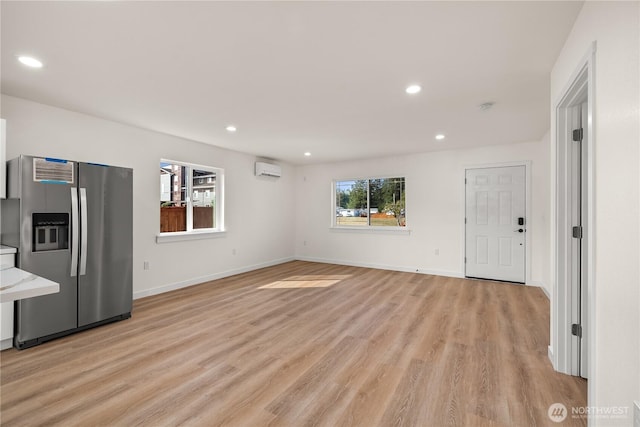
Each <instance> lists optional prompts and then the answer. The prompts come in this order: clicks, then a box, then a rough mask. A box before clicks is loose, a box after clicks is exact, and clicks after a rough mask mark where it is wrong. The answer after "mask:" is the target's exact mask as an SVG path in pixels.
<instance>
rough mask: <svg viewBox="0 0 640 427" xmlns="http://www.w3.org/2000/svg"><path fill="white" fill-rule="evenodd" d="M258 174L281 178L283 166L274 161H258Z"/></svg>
mask: <svg viewBox="0 0 640 427" xmlns="http://www.w3.org/2000/svg"><path fill="white" fill-rule="evenodd" d="M256 176H272V177H275V178H280V177H281V176H282V168H281V167H280V166H278V165H274V164H272V163H264V162H256Z"/></svg>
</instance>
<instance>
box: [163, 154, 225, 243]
mask: <svg viewBox="0 0 640 427" xmlns="http://www.w3.org/2000/svg"><path fill="white" fill-rule="evenodd" d="M223 177H224V171H223V170H222V169H219V168H215V167H210V166H200V165H192V164H189V163H180V162H174V161H171V160H161V161H160V233H189V232H193V231H199V232H202V231H212V232H213V231H222V230H223V229H224V224H223V221H222V218H223V216H222V192H223V186H222V183H223ZM172 183H173V185H172Z"/></svg>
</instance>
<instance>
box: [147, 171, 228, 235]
mask: <svg viewBox="0 0 640 427" xmlns="http://www.w3.org/2000/svg"><path fill="white" fill-rule="evenodd" d="M162 163H169V164H172V165H179V166H183V167H185V168H186V169H185V170H186V177H185V183H186V191H185V202H186V204H187V206H186V207H187V210H186V217H187V218H186V222H187V224H186V228H187V230H186V231H170V232H164V233H163V232H160V233H158V234H157V235H156V243H167V242H177V241H184V240H198V239H208V238H212V237H220V236H222V235H224V233H225V232H226V229H225V225H224V169H222V168H219V167H215V166H206V165H200V164H196V163H189V162H183V161H179V160H170V159H160V161H159V163H158V164H159V165H160V164H162ZM194 169H197V170H202V171H206V172H211V173H214V174H216V191H215V193H214V194H215V195H214V198H213V200H214V215H215V217H214V218H215V225H216V226H215V227H213V228H197V229H194V228H193V200H192V195H193V170H194ZM158 198H160V196H158Z"/></svg>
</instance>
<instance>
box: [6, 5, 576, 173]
mask: <svg viewBox="0 0 640 427" xmlns="http://www.w3.org/2000/svg"><path fill="white" fill-rule="evenodd" d="M0 7H1V19H2V28H1V36H2V39H1V43H2V46H1V47H2V58H1V59H2V80H1V84H2V92H3V93H5V94H8V95H13V96H18V97H22V98H26V99H30V100H34V101H37V102H42V103H45V104H50V105H54V106H59V107H62V108H66V109H69V110H73V111H78V112H84V113H87V114H92V115H95V116H99V117H104V118H107V119H111V120H115V121H118V122H122V123H127V124H131V125H134V126H139V127H142V128H146V129H152V130H155V131H159V132H164V133H167V134H171V135H177V136H181V137H184V138H188V139H192V140H196V141H201V142H205V143H209V144H213V145H217V146H220V147H226V148H230V149H233V150H238V151H243V152H247V153H251V154H255V155H257V156H262V157H268V158H273V159H276V160H280V161H285V162H289V163H292V164H305V163H319V162H328V161H337V160H348V159H358V158H365V157H380V156H388V155H394V154H406V153H415V152H423V151H429V150H439V149H445V148H446V149H448V148H457V147H473V146H482V145H496V144H507V143H513V142H520V141H532V140H539V139H540V138H541V137H542V136H543V135H544V133H545V132H546V131H547V130H548V128H549V73H550V71H551V67H552V66H553V64H554V62H555V59H556V57H557V56H558V53H559V51H560V49H561V47H562V45H563V43H564V40H565V38H566V36H567V34H568V33H569V31H570V29H571V26H572V25H573V22H574V20H575V18H576V16H577V14H578V12H579V10H580V8H581V7H582V3H581V2H575V1H569V2H542V1H541V2H484V1H478V2H391V1H389V2H180V1H174V2H160V1H159V2H110V1H106V2H105V1H102V2H11V1H2V3H1V6H0ZM19 54H30V55H33V56H36V57H38V58H39V59H41V60H42V61H43V62H44V64H45V66H44V68H42V69H39V70H34V69H27V68H25V67H24V66H23V65H21V64H19V63H18V62H17V60H16V55H19ZM411 83H419V84H420V85H422V88H423V89H422V92H421V93H420V94H418V95H414V96H410V95H407V94H406V93H405V92H404V89H405V87H406V86H407V85H409V84H411ZM487 101H492V102H495V106H494V108H493V109H491V110H489V111H481V110H480V109H479V108H478V105H479V104H482V103H484V102H487ZM228 124H234V125H236V126H237V128H238V131H237V132H236V133H235V134H229V133H228V132H227V131H226V130H225V127H226V126H227V125H228ZM440 132H442V133H444V134H446V136H447V137H446V139H445V140H444V141H435V139H434V136H435V134H436V133H440ZM305 151H309V152H311V153H312V156H311V157H309V158H307V157H304V156H303V153H304V152H305Z"/></svg>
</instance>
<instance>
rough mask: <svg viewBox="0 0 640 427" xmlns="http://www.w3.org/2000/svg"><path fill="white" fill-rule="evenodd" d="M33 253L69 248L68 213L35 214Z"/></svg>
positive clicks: (33, 221) (33, 220) (33, 222)
mask: <svg viewBox="0 0 640 427" xmlns="http://www.w3.org/2000/svg"><path fill="white" fill-rule="evenodd" d="M32 224H33V252H42V251H57V250H60V249H68V248H69V214H68V213H34V214H33V217H32Z"/></svg>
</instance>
